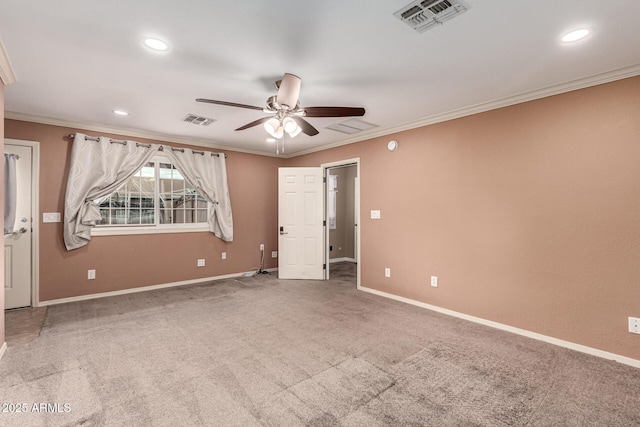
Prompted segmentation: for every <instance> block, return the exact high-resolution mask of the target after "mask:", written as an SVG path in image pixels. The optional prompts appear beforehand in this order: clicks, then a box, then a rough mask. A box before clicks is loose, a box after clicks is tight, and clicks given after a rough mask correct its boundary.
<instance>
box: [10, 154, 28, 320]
mask: <svg viewBox="0 0 640 427" xmlns="http://www.w3.org/2000/svg"><path fill="white" fill-rule="evenodd" d="M4 152H5V153H7V154H9V153H11V154H17V155H18V156H20V158H19V159H18V160H16V182H17V191H16V198H17V208H16V220H15V223H14V226H13V234H8V235H6V236H4V308H5V309H8V308H18V307H28V306H30V305H31V245H32V242H31V234H32V230H31V203H32V195H31V188H32V187H31V177H32V171H31V167H32V166H31V163H32V148H31V147H25V146H19V145H8V144H5V146H4Z"/></svg>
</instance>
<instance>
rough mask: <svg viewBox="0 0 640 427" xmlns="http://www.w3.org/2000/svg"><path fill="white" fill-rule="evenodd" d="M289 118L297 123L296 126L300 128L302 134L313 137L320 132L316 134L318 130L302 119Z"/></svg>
mask: <svg viewBox="0 0 640 427" xmlns="http://www.w3.org/2000/svg"><path fill="white" fill-rule="evenodd" d="M291 118H292V119H293V120H295V121H296V123H298V126H300V129H302V133H304V134H306V135H309V136H314V135H317V134H318V133H320V132H318V129H316V128H314V127H313V126H311V123H309V122H308V121H306V120H305V119H303V118H302V117H297V116H291Z"/></svg>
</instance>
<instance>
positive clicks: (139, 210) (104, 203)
mask: <svg viewBox="0 0 640 427" xmlns="http://www.w3.org/2000/svg"><path fill="white" fill-rule="evenodd" d="M165 162H166V160H165V161H161V162H158V161H155V163H154V162H149V163H147V164H146V165H145V166H144V167H143V168H141V169H140V170H139V171H138V172H136V173H135V174H134V175H133V176H132V177H131V178H130V179H129V180H127V181H126V182H125V183H123V184H122V185H121V186H120V187H119V188H118V189H117V190H116V191H114V192H113V193H112V194H111V195H109V196H107V197H106V198H104V199H101V200H100V203H99V210H100V214H101V217H102V220H101V221H100V222H99V224H98V225H103V226H104V225H116V226H127V225H130V226H135V225H158V224H206V222H207V216H208V214H207V211H208V203H207V201H206V199H204V198H203V197H202V196H201V195H199V194H198V193H197V192H196V191H195V189H194V188H192V187H191V186H190V185H189V184H188V183H187V181H186V180H185V179H184V177H183V176H182V174H181V173H180V171H179V170H177V169H176V168H175V166H173V165H172V164H170V163H165ZM156 199H157V202H156Z"/></svg>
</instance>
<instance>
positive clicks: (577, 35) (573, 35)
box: [561, 28, 591, 43]
mask: <svg viewBox="0 0 640 427" xmlns="http://www.w3.org/2000/svg"><path fill="white" fill-rule="evenodd" d="M590 33H591V30H590V29H589V28H580V29H579V30H573V31H570V32H568V33H567V34H565V35H564V36H562V39H561V40H562V41H563V42H564V43H572V42H577V41H578V40H582V39H583V38H585V37H587V36H588V35H589V34H590Z"/></svg>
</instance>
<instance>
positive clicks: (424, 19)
mask: <svg viewBox="0 0 640 427" xmlns="http://www.w3.org/2000/svg"><path fill="white" fill-rule="evenodd" d="M468 9H469V5H467V4H466V3H464V1H463V0H416V1H414V2H412V3H410V4H408V5H406V6H405V7H403V8H402V9H400V10H399V11H397V12H396V13H394V14H393V15H394V16H395V17H396V18H398V19H399V20H401V21H402V22H404V23H405V24H407V25H408V26H410V27H411V28H413V29H414V30H416V31H417V32H419V33H424V32H425V31H427V30H428V29H430V28H432V27H434V26H435V25H437V24H442V23H443V22H445V21H448V20H449V19H451V18H454V17H456V16H458V15H460V14H461V13H464V12H466V11H467V10H468Z"/></svg>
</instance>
